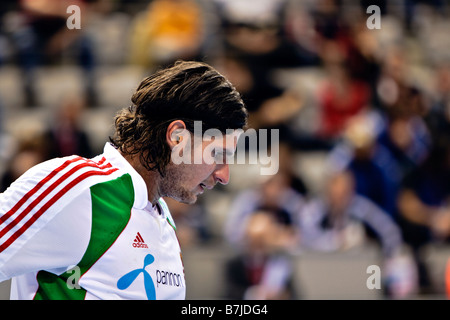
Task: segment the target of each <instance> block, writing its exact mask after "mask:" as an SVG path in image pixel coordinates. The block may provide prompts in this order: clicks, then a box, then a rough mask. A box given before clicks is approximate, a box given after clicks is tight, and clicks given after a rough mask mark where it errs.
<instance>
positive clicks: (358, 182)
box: [327, 111, 400, 220]
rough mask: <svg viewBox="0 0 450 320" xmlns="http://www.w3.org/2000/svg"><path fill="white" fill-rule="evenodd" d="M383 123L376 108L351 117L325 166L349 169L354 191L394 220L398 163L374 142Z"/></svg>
mask: <svg viewBox="0 0 450 320" xmlns="http://www.w3.org/2000/svg"><path fill="white" fill-rule="evenodd" d="M383 126H384V122H383V119H382V117H381V115H380V114H379V113H378V112H376V111H371V112H367V113H361V114H359V115H357V116H355V117H353V118H352V119H350V121H349V122H348V123H347V126H346V127H345V129H344V133H343V140H342V141H341V142H339V143H338V144H337V145H336V146H335V148H334V149H333V150H331V151H330V153H329V156H328V159H327V162H328V163H327V166H328V167H329V169H330V170H333V171H341V170H348V171H350V172H351V173H352V174H353V177H354V179H355V192H356V193H357V194H360V195H362V196H364V197H367V198H368V199H370V200H371V201H373V202H374V203H375V204H376V205H378V206H379V207H380V208H381V209H383V210H384V211H385V212H386V213H388V214H389V215H390V216H391V217H392V218H393V219H394V220H397V208H396V200H397V192H398V188H399V186H400V180H399V179H396V178H395V177H396V176H398V172H397V170H398V165H397V163H396V161H395V159H394V158H393V157H392V156H391V155H390V153H389V152H388V150H387V149H386V148H385V147H384V146H382V145H381V144H379V143H377V136H378V135H379V132H380V131H381V130H382V128H383Z"/></svg>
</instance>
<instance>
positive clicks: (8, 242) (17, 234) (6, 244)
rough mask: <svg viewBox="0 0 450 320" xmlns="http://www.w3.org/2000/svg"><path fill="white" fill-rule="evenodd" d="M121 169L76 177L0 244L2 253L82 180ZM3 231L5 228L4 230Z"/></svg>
mask: <svg viewBox="0 0 450 320" xmlns="http://www.w3.org/2000/svg"><path fill="white" fill-rule="evenodd" d="M117 170H119V169H118V168H112V169H109V170H108V171H98V170H91V171H87V172H85V173H83V174H81V175H80V176H78V177H76V178H75V179H74V180H72V181H71V182H69V183H68V184H67V185H66V186H64V188H62V189H61V190H60V191H59V192H58V193H56V194H55V196H53V197H52V198H51V199H50V200H49V201H47V203H46V204H44V205H43V206H42V207H41V208H40V209H39V210H38V211H36V213H35V214H34V215H33V216H32V217H31V218H30V219H29V220H28V221H27V222H25V223H24V225H23V226H22V227H20V228H19V229H18V230H17V231H16V232H15V233H13V234H12V235H11V237H9V238H8V239H7V240H6V241H5V242H4V243H3V244H1V245H0V253H1V252H2V251H4V250H5V249H6V248H8V247H9V246H10V245H11V244H12V243H13V242H14V241H15V240H16V239H17V238H19V237H20V236H21V235H22V234H23V233H24V232H25V231H26V230H27V229H28V228H29V227H30V226H31V225H32V224H33V223H34V222H35V221H36V220H37V219H39V217H40V216H42V215H43V214H44V212H45V211H46V210H47V209H48V208H50V207H51V206H52V205H53V204H54V203H55V202H56V201H58V200H59V199H60V198H61V197H62V196H63V195H64V194H66V193H67V192H68V191H69V190H70V189H72V188H73V187H74V186H75V185H77V184H78V183H80V182H81V181H83V180H85V179H86V178H89V177H91V176H96V175H97V176H104V175H109V174H111V173H113V172H115V171H117ZM2 231H3V230H2Z"/></svg>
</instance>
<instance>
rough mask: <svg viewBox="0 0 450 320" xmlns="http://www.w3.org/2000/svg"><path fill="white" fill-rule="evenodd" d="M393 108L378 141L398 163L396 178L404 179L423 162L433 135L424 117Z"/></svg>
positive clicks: (398, 179)
mask: <svg viewBox="0 0 450 320" xmlns="http://www.w3.org/2000/svg"><path fill="white" fill-rule="evenodd" d="M397 111H398V110H392V111H391V112H390V113H389V114H388V115H387V121H386V126H385V127H384V129H383V130H382V131H381V132H380V134H379V136H378V138H377V142H378V143H379V144H381V145H382V146H383V147H384V148H386V150H388V152H389V154H390V156H391V157H392V158H393V159H394V160H395V162H396V163H397V170H396V171H397V174H396V176H394V179H396V180H397V181H400V180H402V179H403V178H404V177H405V175H407V174H408V173H409V172H410V171H411V170H413V169H414V168H415V167H417V166H418V165H420V164H421V163H423V161H424V160H425V159H426V158H427V156H428V154H429V152H430V148H431V137H430V134H429V132H428V129H427V127H426V124H425V122H424V120H423V118H422V117H420V116H415V115H413V116H411V115H408V114H404V113H403V112H402V111H399V112H397Z"/></svg>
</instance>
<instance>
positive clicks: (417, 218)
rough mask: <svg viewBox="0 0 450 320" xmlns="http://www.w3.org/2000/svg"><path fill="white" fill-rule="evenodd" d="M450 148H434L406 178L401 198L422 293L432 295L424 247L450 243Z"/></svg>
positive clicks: (400, 207) (408, 242)
mask: <svg viewBox="0 0 450 320" xmlns="http://www.w3.org/2000/svg"><path fill="white" fill-rule="evenodd" d="M449 179H450V147H449V145H446V146H445V147H443V146H436V147H435V148H433V150H432V152H431V153H430V155H429V157H428V158H427V160H426V161H425V162H424V163H423V164H421V165H420V166H418V167H417V168H416V169H415V170H413V171H411V172H410V173H409V174H408V175H407V176H406V177H405V179H404V181H403V184H402V189H401V191H400V194H399V198H398V206H399V210H400V214H401V217H402V220H401V226H402V230H403V234H404V239H405V241H406V243H407V244H408V245H409V246H410V247H411V248H412V251H413V254H414V258H415V261H416V263H417V266H418V269H419V280H420V288H421V289H422V291H423V292H422V293H433V290H434V288H433V287H432V281H431V278H430V275H429V270H428V268H427V263H426V261H425V257H424V252H423V250H422V249H423V248H424V247H425V246H426V245H429V244H439V243H447V244H448V243H449V241H450V206H449V199H450V186H449V184H448V181H449Z"/></svg>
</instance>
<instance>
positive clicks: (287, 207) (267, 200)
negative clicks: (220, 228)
mask: <svg viewBox="0 0 450 320" xmlns="http://www.w3.org/2000/svg"><path fill="white" fill-rule="evenodd" d="M279 161H280V162H279V170H278V172H277V173H276V174H274V175H272V176H264V177H262V178H261V179H260V180H259V181H258V180H257V181H256V183H257V184H256V185H255V186H254V187H253V188H250V189H245V190H242V191H240V192H239V194H237V196H236V197H235V198H234V199H233V201H232V204H231V206H230V210H229V212H227V221H226V222H225V229H224V232H225V238H226V240H227V241H228V242H229V243H230V244H232V245H233V246H235V247H239V246H240V241H241V240H242V238H243V236H244V228H245V221H246V220H247V219H248V218H249V217H250V215H251V214H252V212H254V211H256V210H263V209H266V210H270V212H272V213H273V214H275V215H276V220H277V221H279V222H280V223H282V224H283V225H284V226H286V229H287V230H290V236H289V237H287V238H286V239H284V241H285V245H286V248H291V249H293V248H294V247H295V246H296V243H297V236H298V234H297V232H296V230H297V227H296V226H297V224H298V221H297V217H298V215H299V212H300V210H301V209H302V207H303V204H304V201H305V198H306V197H307V195H308V187H307V185H306V184H305V183H304V181H303V179H302V177H301V176H299V175H298V174H296V173H295V172H294V159H293V150H292V148H291V147H290V146H289V145H288V144H286V143H282V144H280V148H279ZM286 234H287V233H286Z"/></svg>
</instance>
